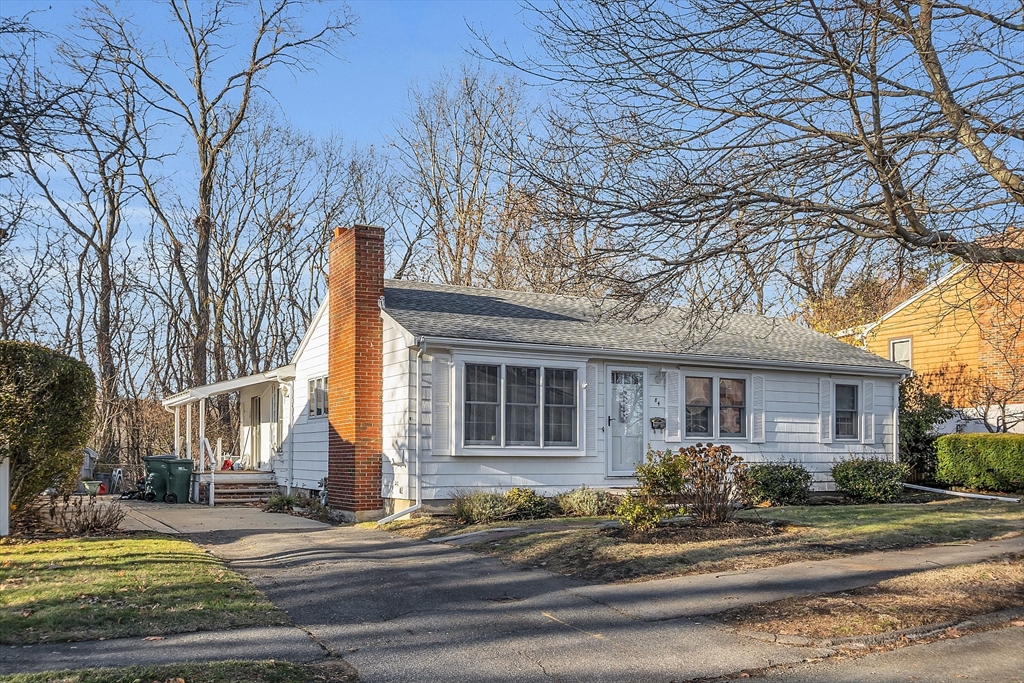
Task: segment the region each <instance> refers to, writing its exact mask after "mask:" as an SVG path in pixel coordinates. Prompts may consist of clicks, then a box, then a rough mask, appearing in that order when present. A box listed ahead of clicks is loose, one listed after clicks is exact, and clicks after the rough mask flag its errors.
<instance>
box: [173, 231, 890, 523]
mask: <svg viewBox="0 0 1024 683" xmlns="http://www.w3.org/2000/svg"><path fill="white" fill-rule="evenodd" d="M330 269H331V272H330V282H329V287H328V290H329V291H328V296H327V299H326V300H325V301H324V302H323V303H322V304H321V306H320V308H319V310H318V311H317V312H316V314H315V315H314V317H313V319H312V322H311V323H310V325H309V328H308V329H307V331H306V334H305V336H304V338H303V340H302V342H301V344H300V345H299V348H298V349H297V350H296V352H295V355H294V357H293V358H292V362H291V363H290V364H289V365H287V366H284V367H281V368H278V369H276V370H274V371H272V372H268V373H261V374H258V375H253V376H250V377H243V378H240V379H236V380H232V381H229V382H222V383H219V384H213V385H209V386H205V387H197V388H192V389H189V390H186V391H184V392H181V393H179V394H175V395H174V396H171V397H169V398H168V399H166V400H165V402H164V403H165V405H166V406H167V407H168V408H169V409H173V410H175V411H176V412H177V414H178V415H179V418H181V419H182V421H185V420H188V419H190V417H189V416H191V414H192V413H191V405H192V404H193V403H197V402H201V401H203V400H204V399H206V398H207V397H209V396H213V395H216V394H221V393H225V392H231V391H237V392H239V394H240V400H241V406H242V427H241V430H242V433H241V435H240V444H241V448H242V454H241V455H242V458H243V459H244V461H245V462H246V463H247V464H248V465H249V466H250V467H252V468H253V469H258V470H264V471H266V472H273V476H274V478H275V480H276V483H277V485H278V486H279V487H281V488H282V489H284V490H288V491H296V490H301V491H318V490H319V489H320V486H321V482H323V481H326V484H327V488H328V491H329V497H330V500H331V503H332V506H334V507H336V508H339V509H341V510H344V511H347V512H348V513H350V514H351V515H352V516H353V517H357V518H360V519H372V518H378V517H380V516H382V515H384V514H393V513H396V512H400V511H407V510H409V509H410V508H413V507H414V506H416V505H418V504H439V503H443V501H444V500H445V499H447V498H449V497H450V495H451V493H452V492H453V491H454V490H456V489H463V490H465V489H481V490H488V491H500V490H506V489H508V488H510V487H513V486H522V487H529V488H532V489H535V490H537V491H538V492H539V493H542V494H544V495H552V494H555V493H558V492H561V491H566V490H569V489H572V488H576V487H578V486H580V485H583V484H586V485H587V486H590V487H595V488H596V487H621V486H628V485H630V484H631V483H634V482H635V479H634V476H633V475H634V468H635V466H636V465H637V463H639V462H641V461H642V460H643V458H644V455H645V453H646V451H647V449H648V447H650V448H654V449H665V448H675V447H678V446H685V445H688V444H693V443H697V442H708V441H711V442H714V443H722V444H728V445H730V446H731V447H732V449H733V451H734V452H736V453H738V454H740V455H742V456H743V458H744V459H746V460H747V461H753V462H758V461H790V460H794V461H796V462H799V463H801V464H803V465H804V466H805V467H807V468H808V469H809V470H810V471H811V472H812V473H813V474H814V477H815V485H816V487H817V488H819V489H828V488H830V487H831V485H832V484H831V481H830V479H829V468H830V466H831V465H832V464H833V463H834V462H836V461H837V460H840V459H843V458H846V457H849V456H853V455H857V456H867V457H875V458H886V459H895V458H896V457H897V444H898V436H897V411H898V396H899V394H898V382H899V380H900V378H901V377H902V376H903V375H904V374H906V373H907V370H906V369H905V368H904V367H903V366H901V365H899V364H896V363H893V362H890V361H888V360H885V359H883V358H880V357H878V356H876V355H874V354H871V353H868V352H866V351H863V350H860V349H857V348H854V347H852V346H849V345H847V344H844V343H842V342H840V341H837V340H835V339H833V338H831V337H828V336H825V335H822V334H818V333H816V332H813V331H811V330H808V329H806V328H804V327H801V326H799V325H797V324H794V323H792V322H789V321H785V320H778V319H772V318H766V317H760V316H754V315H741V314H734V315H727V316H724V317H723V318H722V319H721V320H720V321H719V322H720V325H719V326H718V327H716V331H715V332H714V334H711V335H702V338H701V339H700V340H699V341H696V342H695V341H687V338H688V335H690V334H691V333H690V328H691V327H692V325H690V324H688V321H687V319H686V314H685V313H684V312H683V311H681V310H677V309H671V310H669V311H668V312H667V313H665V314H664V315H662V316H660V317H658V318H657V319H655V320H654V321H652V322H647V323H629V322H622V321H616V320H609V319H607V318H606V317H605V316H602V315H600V309H601V306H600V303H599V302H597V303H595V302H593V301H591V300H588V299H583V298H575V297H568V296H558V295H548V294H531V293H523V292H510V291H498V290H489V289H477V288H469V287H452V286H444V285H434V284H426V283H420V282H409V281H393V280H385V279H384V277H383V231H382V230H381V229H380V228H372V227H366V226H356V227H354V228H350V229H347V230H338V231H336V236H335V239H334V241H333V243H332V245H331V263H330ZM201 412H202V411H200V414H201ZM183 414H184V415H185V417H184V418H182V415H183ZM188 433H192V431H191V430H189V431H188ZM179 434H180V431H179ZM183 446H184V448H185V450H186V451H188V452H190V453H191V450H190V448H191V446H190V445H188V444H184V445H183V444H182V439H181V437H180V436H179V438H178V439H177V448H178V451H179V452H181V450H182V448H183Z"/></svg>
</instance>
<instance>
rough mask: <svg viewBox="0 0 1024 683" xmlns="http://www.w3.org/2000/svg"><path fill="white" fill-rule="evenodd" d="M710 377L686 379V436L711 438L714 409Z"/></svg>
mask: <svg viewBox="0 0 1024 683" xmlns="http://www.w3.org/2000/svg"><path fill="white" fill-rule="evenodd" d="M711 401H712V396H711V378H710V377H687V378H686V435H687V436H711V433H712V431H713V429H714V426H713V425H712V423H711V410H712V408H713V406H712V404H711Z"/></svg>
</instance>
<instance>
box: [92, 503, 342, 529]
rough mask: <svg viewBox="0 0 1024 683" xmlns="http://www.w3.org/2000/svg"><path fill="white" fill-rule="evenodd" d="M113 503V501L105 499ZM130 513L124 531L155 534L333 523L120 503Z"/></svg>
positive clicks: (240, 510) (246, 511)
mask: <svg viewBox="0 0 1024 683" xmlns="http://www.w3.org/2000/svg"><path fill="white" fill-rule="evenodd" d="M106 500H112V499H106ZM117 502H118V503H120V505H121V506H122V507H123V508H124V509H125V511H126V512H127V514H126V515H125V518H124V521H123V522H122V523H121V528H122V529H123V530H125V531H154V532H156V533H160V534H171V535H182V534H197V533H200V534H201V533H210V532H214V531H237V530H239V529H245V530H246V531H248V532H252V533H257V532H264V531H299V530H306V531H310V530H316V529H330V528H331V525H330V524H324V523H323V522H316V521H314V520H312V519H306V518H305V517H296V516H294V515H285V514H270V513H267V512H263V510H261V509H260V508H258V507H233V506H219V507H213V508H210V507H207V506H204V505H191V504H185V505H168V504H167V503H147V502H145V501H142V500H118V501H117Z"/></svg>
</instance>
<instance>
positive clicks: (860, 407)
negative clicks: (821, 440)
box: [832, 378, 864, 444]
mask: <svg viewBox="0 0 1024 683" xmlns="http://www.w3.org/2000/svg"><path fill="white" fill-rule="evenodd" d="M840 386H844V387H857V414H856V416H854V418H853V424H854V426H855V427H856V428H857V435H856V436H839V423H838V420H839V408H838V407H837V405H838V404H837V403H836V390H837V389H838V387H840ZM863 415H864V382H863V381H861V380H859V379H858V380H855V379H835V378H833V379H832V443H837V442H838V443H845V444H851V443H860V442H861V440H862V439H863V437H864V435H863V434H862V433H861V432H862V431H863V429H864V425H863V424H861V422H862V421H863V417H862V416H863Z"/></svg>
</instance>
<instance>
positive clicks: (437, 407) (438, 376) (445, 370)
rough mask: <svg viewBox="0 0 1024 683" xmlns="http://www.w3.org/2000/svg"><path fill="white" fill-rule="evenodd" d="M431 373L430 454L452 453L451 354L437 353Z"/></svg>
mask: <svg viewBox="0 0 1024 683" xmlns="http://www.w3.org/2000/svg"><path fill="white" fill-rule="evenodd" d="M430 373H431V375H430V380H431V382H432V383H433V386H432V387H431V390H432V391H431V396H430V412H431V415H430V430H431V433H430V454H431V455H451V452H452V426H451V425H452V416H451V395H452V390H451V389H452V387H451V383H452V363H451V356H449V355H448V354H443V353H435V354H434V360H433V361H432V362H431V364H430Z"/></svg>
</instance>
